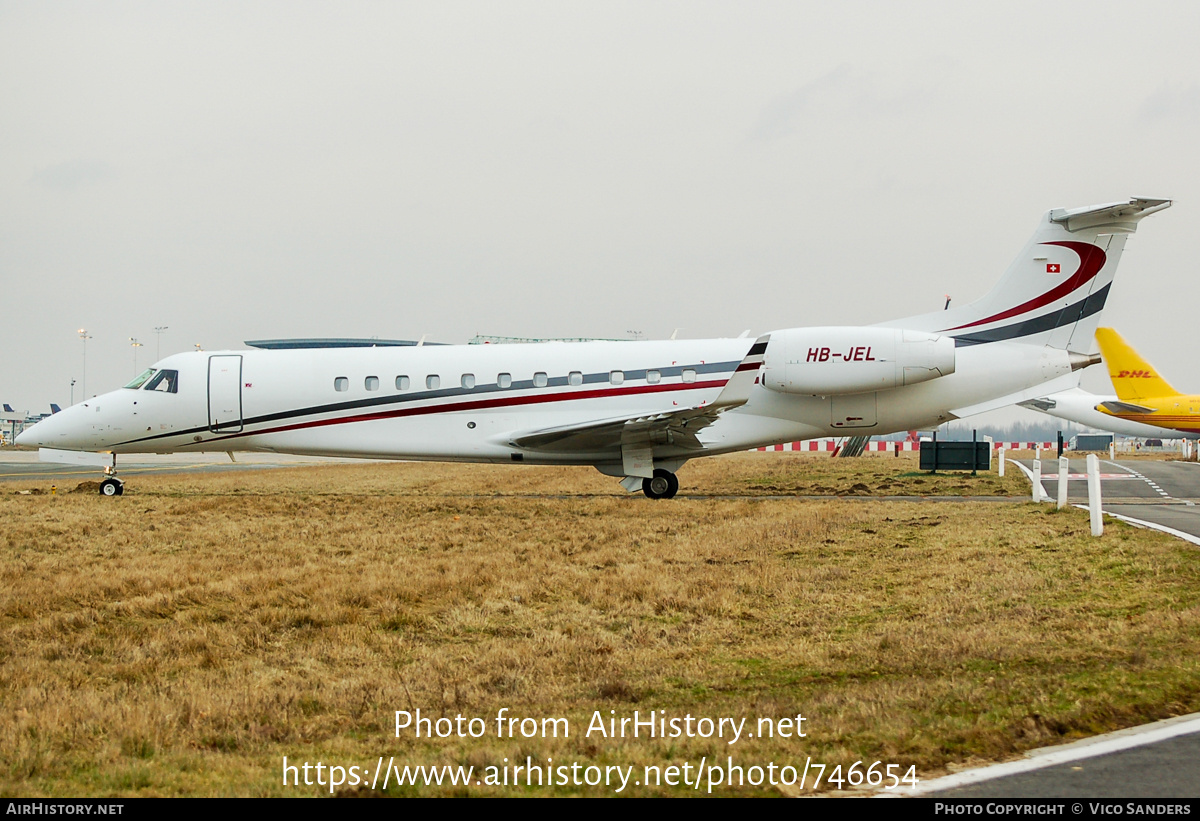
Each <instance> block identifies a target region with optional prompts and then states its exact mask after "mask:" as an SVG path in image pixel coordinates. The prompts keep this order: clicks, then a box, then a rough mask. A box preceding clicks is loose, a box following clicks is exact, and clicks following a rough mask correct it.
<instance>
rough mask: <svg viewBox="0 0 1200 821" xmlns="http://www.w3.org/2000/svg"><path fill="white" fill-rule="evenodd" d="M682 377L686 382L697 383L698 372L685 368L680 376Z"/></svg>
mask: <svg viewBox="0 0 1200 821" xmlns="http://www.w3.org/2000/svg"><path fill="white" fill-rule="evenodd" d="M680 376H682V377H683V381H684V382H695V381H696V371H695V370H694V369H692V368H684V369H683V373H682V374H680Z"/></svg>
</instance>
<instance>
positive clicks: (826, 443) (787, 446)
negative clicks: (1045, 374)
mask: <svg viewBox="0 0 1200 821" xmlns="http://www.w3.org/2000/svg"><path fill="white" fill-rule="evenodd" d="M840 441H841V440H840V439H805V440H804V441H802V442H783V443H782V444H778V445H768V446H767V447H764V448H758V450H759V451H780V452H784V451H798V452H803V453H820V452H824V451H829V452H833V451H834V450H837V446H838V443H839V442H840ZM981 441H982V440H981ZM897 445H899V446H900V450H901V452H906V451H918V450H920V449H921V443H920V442H867V447H866V450H867V452H868V453H892V452H893V451H894V450H895V448H896V446H897ZM1000 448H1004V449H1005V450H1037V449H1038V448H1041V449H1042V450H1057V448H1058V445H1057V444H1056V443H1055V442H993V443H992V449H993V450H999V449H1000Z"/></svg>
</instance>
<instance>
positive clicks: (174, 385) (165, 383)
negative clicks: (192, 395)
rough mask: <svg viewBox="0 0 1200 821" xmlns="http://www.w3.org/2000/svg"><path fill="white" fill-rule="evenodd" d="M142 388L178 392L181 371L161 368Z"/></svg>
mask: <svg viewBox="0 0 1200 821" xmlns="http://www.w3.org/2000/svg"><path fill="white" fill-rule="evenodd" d="M142 390H147V391H161V392H162V393H176V392H177V391H178V390H179V371H172V370H166V369H164V370H161V371H159V372H158V374H157V375H156V376H155V377H154V378H153V379H151V380H150V381H149V382H147V383H146V387H145V388H143V389H142Z"/></svg>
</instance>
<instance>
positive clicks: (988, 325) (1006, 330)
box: [884, 199, 1171, 352]
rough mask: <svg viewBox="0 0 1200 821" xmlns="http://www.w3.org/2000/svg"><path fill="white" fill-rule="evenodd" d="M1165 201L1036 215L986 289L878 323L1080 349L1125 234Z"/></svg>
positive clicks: (969, 340)
mask: <svg viewBox="0 0 1200 821" xmlns="http://www.w3.org/2000/svg"><path fill="white" fill-rule="evenodd" d="M1170 205H1171V201H1170V200H1153V199H1131V200H1129V201H1128V202H1118V203H1112V204H1109V205H1095V206H1091V207H1088V208H1076V209H1072V210H1066V209H1062V208H1056V209H1054V210H1053V211H1048V212H1046V214H1045V215H1044V216H1043V217H1042V220H1041V222H1040V223H1039V224H1038V227H1037V230H1036V231H1035V232H1034V234H1033V237H1032V238H1030V240H1029V242H1028V243H1027V244H1026V245H1025V248H1024V249H1022V251H1021V253H1020V254H1019V255H1018V256H1017V258H1016V259H1015V260H1014V261H1013V263H1012V264H1011V265H1009V266H1008V270H1007V271H1005V273H1004V276H1003V277H1002V278H1001V279H1000V281H999V282H998V283H997V284H996V286H995V287H994V288H992V290H991V291H989V292H988V293H987V294H986V295H985V296H983V297H982V298H980V299H977V300H975V301H974V302H972V303H970V304H967V305H963V306H961V307H957V308H950V309H949V310H945V311H938V312H935V313H930V314H924V315H922V316H917V317H910V318H908V319H901V320H896V321H893V322H887V323H884V324H886V325H889V326H893V327H903V328H908V329H910V330H914V331H932V332H934V333H945V334H948V335H950V336H952V337H954V339H955V344H956V345H957V346H958V347H962V346H965V345H982V344H986V343H988V342H1001V341H1005V340H1013V341H1018V342H1024V343H1028V344H1035V345H1047V346H1050V347H1053V348H1065V349H1067V350H1071V351H1076V352H1085V351H1087V350H1088V349H1090V348H1091V345H1092V334H1093V333H1095V330H1096V326H1097V325H1098V324H1099V322H1100V312H1101V311H1102V310H1103V308H1104V302H1105V300H1106V299H1107V298H1108V291H1109V286H1110V285H1111V284H1112V280H1113V275H1114V274H1115V273H1116V271H1117V263H1118V262H1119V261H1120V259H1121V251H1122V250H1123V249H1124V248H1125V239H1126V237H1128V235H1129V234H1132V233H1133V232H1134V231H1136V230H1137V224H1138V221H1139V220H1141V219H1142V218H1143V217H1147V216H1149V215H1150V214H1153V213H1155V212H1156V211H1161V210H1163V209H1164V208H1168V207H1170Z"/></svg>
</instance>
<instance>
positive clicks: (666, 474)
mask: <svg viewBox="0 0 1200 821" xmlns="http://www.w3.org/2000/svg"><path fill="white" fill-rule="evenodd" d="M678 492H679V478H678V477H677V476H676V475H675V474H674V473H672V472H671V471H669V470H663V469H662V468H655V469H654V476H652V477H651V478H649V479H643V480H642V493H645V494H646V496H647V497H648V498H650V499H674V498H675V494H676V493H678Z"/></svg>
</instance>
